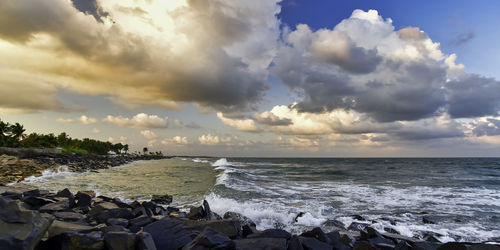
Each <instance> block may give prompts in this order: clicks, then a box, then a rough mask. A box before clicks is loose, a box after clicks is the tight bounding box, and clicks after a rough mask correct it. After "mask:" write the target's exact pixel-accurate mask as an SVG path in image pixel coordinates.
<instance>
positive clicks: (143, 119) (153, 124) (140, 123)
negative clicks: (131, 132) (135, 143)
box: [103, 113, 168, 129]
mask: <svg viewBox="0 0 500 250" xmlns="http://www.w3.org/2000/svg"><path fill="white" fill-rule="evenodd" d="M103 122H106V123H111V124H115V125H117V126H120V127H128V128H136V129H143V128H167V127H168V117H165V118H161V117H158V116H157V115H148V114H144V113H140V114H137V115H135V116H134V117H132V118H127V117H122V116H112V115H108V116H106V118H104V119H103Z"/></svg>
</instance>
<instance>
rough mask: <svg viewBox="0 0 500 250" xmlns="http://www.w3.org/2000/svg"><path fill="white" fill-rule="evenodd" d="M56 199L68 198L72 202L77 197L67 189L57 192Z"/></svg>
mask: <svg viewBox="0 0 500 250" xmlns="http://www.w3.org/2000/svg"><path fill="white" fill-rule="evenodd" d="M56 197H66V198H68V199H72V200H75V196H74V195H73V193H71V191H69V189H67V188H65V189H63V190H61V191H59V192H57V194H56Z"/></svg>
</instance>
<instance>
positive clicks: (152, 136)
mask: <svg viewBox="0 0 500 250" xmlns="http://www.w3.org/2000/svg"><path fill="white" fill-rule="evenodd" d="M141 135H142V136H144V138H146V139H148V140H155V139H158V138H159V137H158V136H157V135H156V134H155V133H154V132H153V131H151V130H142V131H141Z"/></svg>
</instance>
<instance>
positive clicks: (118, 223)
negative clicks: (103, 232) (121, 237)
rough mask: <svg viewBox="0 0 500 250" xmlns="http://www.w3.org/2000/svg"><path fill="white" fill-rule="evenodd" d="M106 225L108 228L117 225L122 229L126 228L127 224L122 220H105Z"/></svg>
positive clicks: (125, 220)
mask: <svg viewBox="0 0 500 250" xmlns="http://www.w3.org/2000/svg"><path fill="white" fill-rule="evenodd" d="M106 224H107V225H110V226H113V225H117V226H122V227H128V224H129V222H128V220H127V219H124V218H109V219H108V220H106Z"/></svg>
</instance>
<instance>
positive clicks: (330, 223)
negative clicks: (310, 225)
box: [322, 220, 346, 229]
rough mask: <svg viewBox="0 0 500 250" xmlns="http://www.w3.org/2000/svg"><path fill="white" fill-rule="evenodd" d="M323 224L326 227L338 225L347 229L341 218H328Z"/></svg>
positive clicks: (337, 226)
mask: <svg viewBox="0 0 500 250" xmlns="http://www.w3.org/2000/svg"><path fill="white" fill-rule="evenodd" d="M322 226H324V227H336V228H339V229H346V228H345V224H344V222H342V221H339V220H327V221H325V222H324V223H323V225H322Z"/></svg>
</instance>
